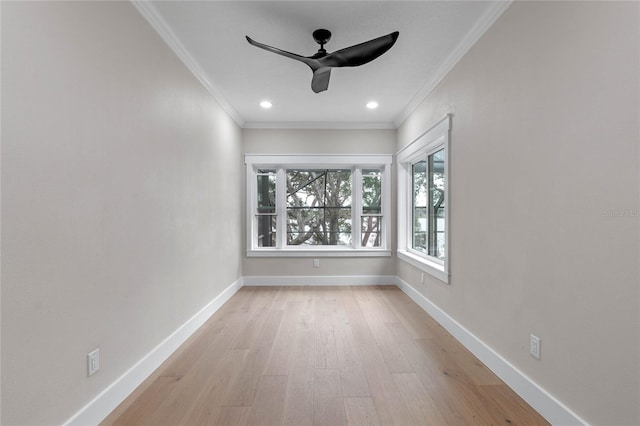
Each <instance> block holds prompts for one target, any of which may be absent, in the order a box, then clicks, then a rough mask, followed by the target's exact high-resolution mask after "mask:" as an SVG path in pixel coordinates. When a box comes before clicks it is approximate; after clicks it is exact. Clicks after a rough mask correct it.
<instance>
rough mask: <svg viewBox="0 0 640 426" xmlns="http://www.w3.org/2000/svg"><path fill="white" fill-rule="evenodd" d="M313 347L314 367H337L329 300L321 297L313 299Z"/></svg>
mask: <svg viewBox="0 0 640 426" xmlns="http://www.w3.org/2000/svg"><path fill="white" fill-rule="evenodd" d="M314 307H315V310H314V318H315V331H316V339H315V349H316V368H329V369H335V368H338V354H337V352H336V338H335V335H334V334H333V324H332V316H331V308H332V306H331V302H329V301H327V300H323V299H319V300H316V301H315V304H314Z"/></svg>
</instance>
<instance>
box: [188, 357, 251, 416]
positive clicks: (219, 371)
mask: <svg viewBox="0 0 640 426" xmlns="http://www.w3.org/2000/svg"><path fill="white" fill-rule="evenodd" d="M247 352H248V350H246V349H229V350H227V351H226V352H225V353H224V355H223V356H222V358H221V360H220V363H219V364H218V365H217V367H216V368H215V369H214V370H213V371H211V378H210V380H208V383H207V386H206V387H205V388H203V391H202V392H201V393H200V394H199V395H197V396H195V403H194V405H193V407H192V409H191V410H190V411H189V412H188V413H187V415H186V416H184V417H183V419H182V421H181V424H182V425H190V426H194V425H210V424H212V423H215V421H217V420H216V419H218V418H219V417H220V411H221V409H222V408H224V407H222V406H221V404H222V402H223V401H224V399H225V397H226V395H227V393H228V391H229V389H230V388H231V386H232V384H233V383H235V381H236V380H237V378H238V376H239V373H240V371H241V369H240V367H241V365H242V363H243V362H244V358H245V357H246V355H247ZM229 414H230V413H227V414H225V416H228V415H229ZM223 418H227V417H223ZM225 421H226V420H225Z"/></svg>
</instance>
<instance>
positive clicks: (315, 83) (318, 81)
mask: <svg viewBox="0 0 640 426" xmlns="http://www.w3.org/2000/svg"><path fill="white" fill-rule="evenodd" d="M329 77H331V68H329V67H322V68H318V69H317V70H315V71H314V72H313V79H312V80H311V90H313V91H314V92H315V93H320V92H324V91H325V90H327V88H328V87H329Z"/></svg>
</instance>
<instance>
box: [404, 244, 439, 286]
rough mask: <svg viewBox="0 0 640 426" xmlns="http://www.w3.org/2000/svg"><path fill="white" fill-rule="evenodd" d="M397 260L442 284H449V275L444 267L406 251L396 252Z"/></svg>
mask: <svg viewBox="0 0 640 426" xmlns="http://www.w3.org/2000/svg"><path fill="white" fill-rule="evenodd" d="M398 259H400V260H402V261H404V262H406V263H408V264H410V265H412V266H414V267H416V268H418V269H420V270H421V271H424V272H426V273H427V274H429V275H432V276H433V277H435V278H437V279H439V280H440V281H442V282H444V283H447V284H448V283H449V273H448V272H447V271H445V270H444V266H443V265H440V264H438V263H436V262H432V261H430V260H429V259H425V258H424V257H422V256H417V255H415V254H413V253H411V252H409V251H406V250H402V251H401V250H398Z"/></svg>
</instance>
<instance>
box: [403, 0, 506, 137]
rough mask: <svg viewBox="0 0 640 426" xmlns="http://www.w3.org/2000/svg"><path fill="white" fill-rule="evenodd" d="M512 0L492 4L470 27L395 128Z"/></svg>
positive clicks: (415, 97)
mask: <svg viewBox="0 0 640 426" xmlns="http://www.w3.org/2000/svg"><path fill="white" fill-rule="evenodd" d="M511 3H512V0H504V1H496V2H494V3H493V4H492V5H491V6H490V7H489V8H488V9H487V10H486V12H485V13H484V14H483V15H482V17H480V19H478V21H476V23H475V25H474V26H472V27H471V29H470V30H469V32H468V33H467V35H466V36H465V37H464V38H463V39H462V40H461V41H460V43H458V45H457V46H456V47H455V48H454V49H453V50H452V51H451V53H450V54H449V56H447V58H446V59H445V60H444V62H442V64H441V65H440V66H439V67H438V69H437V70H436V71H435V72H434V73H433V77H432V78H431V79H430V80H428V81H427V82H426V83H425V85H424V86H422V89H420V90H419V91H418V93H417V94H416V95H415V96H414V98H413V100H412V101H411V102H409V105H407V107H406V108H405V109H404V111H403V112H402V113H401V114H400V115H399V116H398V117H397V118H396V119H395V120H394V122H393V124H394V125H395V127H396V128H398V127H400V126H401V125H402V123H403V122H404V121H405V120H406V119H407V117H409V116H410V115H411V113H413V111H415V109H416V108H417V107H418V106H419V105H420V104H421V103H422V102H423V101H424V100H425V99H426V97H427V96H429V95H430V94H431V92H432V91H433V89H435V88H436V86H437V85H438V84H439V83H440V82H441V81H442V80H443V79H444V78H445V77H446V75H447V74H449V71H451V70H452V69H453V67H454V66H455V65H456V64H457V63H458V62H460V60H461V59H462V58H463V57H464V55H466V53H467V52H468V51H469V50H470V49H471V48H472V47H473V45H475V44H476V43H477V42H478V40H480V37H482V36H483V35H484V33H485V32H487V30H488V29H489V28H491V26H492V25H493V24H494V23H495V22H496V20H497V19H498V18H499V17H500V16H501V15H502V14H503V13H504V11H505V10H507V8H508V7H509V6H510V5H511Z"/></svg>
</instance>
